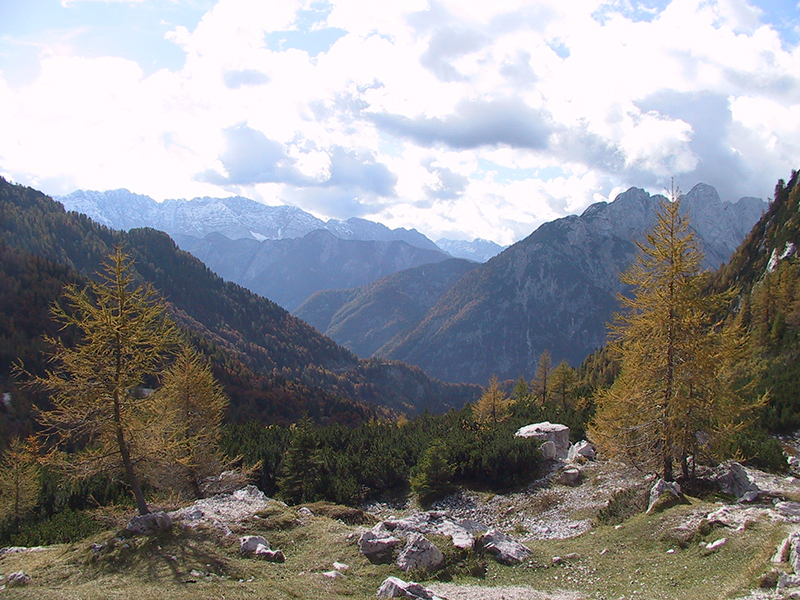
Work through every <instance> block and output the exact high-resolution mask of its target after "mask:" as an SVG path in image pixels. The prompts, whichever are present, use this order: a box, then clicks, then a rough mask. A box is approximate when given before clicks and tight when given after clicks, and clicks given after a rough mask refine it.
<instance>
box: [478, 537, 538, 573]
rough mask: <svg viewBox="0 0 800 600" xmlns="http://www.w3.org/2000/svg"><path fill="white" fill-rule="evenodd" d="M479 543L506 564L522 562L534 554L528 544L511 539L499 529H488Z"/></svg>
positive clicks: (496, 558) (497, 559)
mask: <svg viewBox="0 0 800 600" xmlns="http://www.w3.org/2000/svg"><path fill="white" fill-rule="evenodd" d="M479 545H480V546H481V547H482V548H483V549H484V550H485V551H486V552H488V553H489V554H491V555H492V556H493V557H494V559H495V560H496V561H497V562H499V563H502V564H504V565H515V564H518V563H521V562H522V561H524V560H525V559H527V558H528V557H529V556H531V555H532V554H533V552H531V551H530V549H529V548H528V547H527V546H525V545H523V544H520V543H519V542H518V541H516V540H513V539H511V538H510V537H508V536H507V535H505V534H504V533H501V532H500V531H498V530H497V529H491V530H489V531H487V532H486V533H485V534H484V535H483V536H482V537H481V539H480V540H479Z"/></svg>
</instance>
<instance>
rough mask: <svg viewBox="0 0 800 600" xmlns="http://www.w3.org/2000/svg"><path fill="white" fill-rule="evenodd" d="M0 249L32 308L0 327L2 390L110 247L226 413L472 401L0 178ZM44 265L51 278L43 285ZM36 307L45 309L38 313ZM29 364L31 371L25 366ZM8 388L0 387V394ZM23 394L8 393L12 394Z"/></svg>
mask: <svg viewBox="0 0 800 600" xmlns="http://www.w3.org/2000/svg"><path fill="white" fill-rule="evenodd" d="M0 245H2V249H3V250H4V256H5V257H7V260H4V262H3V273H2V278H0V280H2V283H3V286H2V289H3V290H7V292H8V294H7V295H8V298H6V299H5V301H6V304H8V303H12V304H13V303H14V302H15V299H16V298H19V297H20V293H21V291H25V293H26V294H27V295H29V296H31V297H30V298H28V299H27V300H25V303H24V306H21V307H20V308H21V309H22V310H23V311H25V310H33V307H39V308H40V310H39V311H38V312H37V313H36V314H35V315H32V316H29V317H28V318H26V319H24V323H25V328H24V330H23V329H20V323H21V322H23V320H22V319H15V318H13V316H9V315H13V313H4V315H5V316H6V317H7V318H4V319H2V320H0V366H1V367H2V369H3V370H2V372H0V386H2V387H4V388H6V387H7V386H11V387H14V377H13V376H12V372H11V365H12V363H13V362H14V361H15V360H17V359H19V358H20V357H21V356H27V357H29V362H30V363H31V364H33V365H34V366H35V365H36V364H38V365H39V367H40V368H44V365H43V363H42V358H41V356H42V353H41V341H38V340H40V338H41V335H42V333H45V332H47V331H49V330H48V329H47V328H46V327H47V325H46V324H47V323H48V322H49V317H48V314H47V310H46V307H48V306H50V305H51V304H52V303H53V302H55V301H57V300H58V298H59V296H60V289H61V286H63V284H64V282H66V281H79V282H80V281H85V278H87V277H91V276H93V274H94V273H96V272H97V270H98V269H99V267H100V265H101V263H102V262H103V261H104V260H105V259H106V258H107V257H108V255H109V253H110V252H111V249H112V248H113V247H114V246H116V245H122V246H123V247H124V248H125V249H126V251H127V252H128V253H129V254H130V255H131V257H132V259H133V260H134V268H135V271H136V273H137V276H138V278H139V280H140V281H142V282H144V281H146V282H150V283H151V284H152V285H153V286H154V287H155V288H156V289H157V290H158V291H159V292H160V293H161V294H162V295H163V297H164V299H165V302H166V303H167V306H168V309H169V312H170V314H171V315H172V317H173V318H174V319H175V321H176V322H178V324H180V325H181V326H182V327H183V329H184V331H185V335H186V336H187V337H188V338H190V339H192V340H193V341H194V343H195V345H197V346H198V347H200V348H201V349H202V350H203V351H204V352H205V353H206V354H207V355H208V356H209V358H210V359H211V360H212V363H213V366H214V370H215V375H217V377H218V378H219V379H220V381H221V382H222V383H223V385H224V387H225V389H226V391H227V392H228V394H229V395H230V396H231V408H230V411H229V412H230V414H231V415H232V416H231V418H233V419H234V420H245V419H247V418H258V419H260V420H262V421H264V422H290V421H294V420H296V419H297V418H299V417H300V416H301V415H302V414H303V412H306V413H308V414H309V415H311V416H312V417H314V418H316V419H317V420H320V421H328V422H330V421H339V422H353V421H354V420H355V421H357V420H359V419H363V418H368V417H369V416H370V415H372V416H374V415H379V414H382V412H381V411H385V409H386V408H387V407H388V408H390V409H394V410H395V411H397V412H407V413H409V414H414V413H416V412H418V411H421V410H424V409H430V410H432V411H441V410H445V409H447V408H449V407H451V406H460V405H463V404H464V403H465V402H467V401H470V400H472V399H474V398H475V396H476V394H478V393H479V388H477V386H467V385H452V384H445V383H442V382H439V381H435V380H433V379H431V378H430V377H428V376H427V375H426V374H425V373H424V372H423V371H422V370H421V369H419V368H417V367H410V366H408V365H405V364H402V363H398V362H396V361H386V360H382V359H369V360H359V359H358V358H357V357H356V356H355V355H353V354H352V353H351V352H350V351H348V350H346V349H344V348H342V347H341V346H339V345H337V344H335V343H334V342H333V341H332V340H330V339H329V338H327V337H325V336H323V335H321V334H320V333H318V332H317V331H316V330H315V329H314V328H312V327H310V326H309V325H307V324H306V323H304V322H303V321H301V320H300V319H297V318H295V317H293V316H292V315H291V314H289V313H288V312H287V311H286V310H284V309H283V308H281V307H280V306H278V305H277V304H275V303H274V302H272V301H270V300H267V299H265V298H262V297H259V296H257V295H256V294H254V293H252V292H250V291H249V290H246V289H245V288H243V287H241V286H238V285H236V284H233V283H230V282H224V281H223V280H222V279H221V278H219V277H218V276H217V275H215V274H213V273H212V272H211V271H210V270H209V269H208V268H207V267H206V266H205V265H203V264H202V263H201V262H200V261H199V260H197V259H196V258H194V257H193V256H191V255H190V254H188V253H187V252H184V251H181V250H179V249H178V248H177V247H176V245H175V243H174V241H173V240H172V239H170V238H169V236H167V235H166V234H165V233H163V232H159V231H156V230H154V229H149V228H142V229H132V230H131V231H129V232H122V231H114V230H111V229H109V228H107V227H104V226H102V225H98V224H96V223H94V222H93V221H92V220H91V219H89V218H88V217H86V216H84V215H80V214H78V213H75V212H65V211H64V208H63V207H62V206H61V205H60V204H58V203H56V202H54V201H53V200H51V199H50V198H48V197H47V196H45V195H44V194H42V193H41V192H38V191H36V190H33V189H31V188H26V187H23V186H18V185H12V184H10V183H8V182H6V181H5V180H3V179H2V178H0ZM43 265H44V266H47V265H52V266H47V269H49V270H50V271H53V272H55V273H58V277H49V278H47V280H46V281H47V282H49V283H47V284H46V285H45V284H44V283H42V282H43V281H44V280H43V273H44V272H49V271H47V270H46V269H45V268H44V266H43ZM42 307H44V308H42ZM27 366H30V365H27ZM0 391H3V392H4V393H5V391H7V390H0ZM20 394H22V395H23V396H24V394H25V392H21V391H20V388H15V389H14V395H15V397H17V396H18V395H20Z"/></svg>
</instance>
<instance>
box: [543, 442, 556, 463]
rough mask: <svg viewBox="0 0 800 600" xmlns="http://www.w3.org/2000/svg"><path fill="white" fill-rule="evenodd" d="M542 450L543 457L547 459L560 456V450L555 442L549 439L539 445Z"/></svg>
mask: <svg viewBox="0 0 800 600" xmlns="http://www.w3.org/2000/svg"><path fill="white" fill-rule="evenodd" d="M539 450H541V451H542V458H543V459H545V460H555V459H556V458H558V450H557V449H556V444H555V442H551V441H547V442H545V443H544V444H542V445H541V446H540V447H539Z"/></svg>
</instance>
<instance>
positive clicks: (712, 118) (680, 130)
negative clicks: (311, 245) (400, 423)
mask: <svg viewBox="0 0 800 600" xmlns="http://www.w3.org/2000/svg"><path fill="white" fill-rule="evenodd" d="M315 6H316V5H315ZM311 7H312V5H311V3H309V2H307V1H305V2H300V1H270V2H261V1H256V0H220V1H219V2H218V3H217V4H216V5H215V6H214V7H213V8H212V9H211V10H210V11H209V12H207V13H206V14H205V15H204V16H203V18H202V19H201V20H200V22H199V23H198V24H197V26H196V27H193V28H186V27H175V28H174V29H173V30H172V31H171V32H169V33H168V34H167V39H168V40H170V41H171V42H173V43H174V44H175V45H176V46H179V47H180V48H181V49H183V51H184V52H185V53H186V61H185V65H184V66H183V68H182V69H180V70H177V71H168V70H161V71H158V72H156V73H153V74H152V75H149V76H147V75H145V71H144V70H142V68H141V67H140V66H139V65H137V64H136V63H135V62H133V61H130V60H125V59H122V58H119V57H114V56H113V55H112V54H109V56H107V57H101V58H87V57H85V56H83V55H82V54H81V48H80V47H79V46H77V45H76V44H77V42H76V44H70V45H61V44H60V43H57V42H53V43H48V40H47V39H46V38H44V37H43V38H42V39H41V40H40V43H41V45H42V47H43V48H44V50H43V51H42V55H41V59H40V62H41V73H40V74H39V76H38V77H37V78H36V79H35V80H34V81H33V82H32V83H30V84H29V85H26V86H23V87H20V88H12V87H10V86H8V85H6V82H5V80H4V79H3V78H2V77H0V111H2V113H3V114H4V134H3V136H2V137H1V138H0V169H2V170H3V171H4V172H7V173H9V174H10V175H11V176H13V177H14V178H15V179H17V180H21V181H24V182H29V183H37V184H40V185H42V186H43V187H45V189H46V191H50V192H53V193H63V192H68V191H71V189H65V188H70V186H73V187H83V188H92V189H107V188H117V187H128V188H130V189H132V190H134V191H137V192H139V193H147V194H150V195H152V196H153V197H156V198H158V199H162V198H167V197H191V196H194V195H224V194H227V193H240V194H243V195H249V196H252V197H256V198H258V199H260V200H262V201H265V202H268V203H271V204H275V203H278V202H298V203H301V205H302V207H303V208H305V209H307V210H311V211H313V212H314V213H315V214H317V215H319V216H323V217H324V216H333V215H336V216H343V213H344V212H345V211H347V210H352V211H358V213H359V214H369V215H373V216H374V218H376V219H379V220H382V221H383V222H385V223H387V224H389V225H392V226H405V227H417V228H418V229H420V230H423V231H424V232H426V233H428V234H430V235H431V237H438V236H439V235H448V234H449V235H453V236H454V237H466V238H470V237H484V238H488V239H494V240H495V241H498V242H500V243H509V242H511V241H513V240H514V239H518V238H519V237H522V236H524V235H526V234H527V233H530V231H531V230H532V229H533V228H534V227H535V226H537V225H538V224H540V223H541V222H543V221H544V220H549V219H552V218H555V217H559V216H563V215H564V214H567V213H570V212H580V211H581V210H583V208H585V206H587V205H588V204H590V203H591V202H594V201H597V200H598V199H607V198H609V197H612V198H613V195H614V194H615V193H617V192H619V191H621V190H624V189H626V188H627V187H628V186H630V185H638V186H640V187H646V188H648V189H651V190H652V189H656V190H658V189H660V187H661V186H662V185H663V183H664V182H665V181H668V179H669V177H670V176H672V175H676V176H678V175H679V176H681V177H682V180H684V181H687V184H688V185H689V187H691V185H692V184H693V183H696V180H693V178H699V177H703V178H706V179H710V181H707V182H708V183H711V184H712V185H717V186H718V187H721V189H720V191H721V193H723V197H726V199H731V200H732V199H735V197H730V196H737V195H758V196H767V195H768V194H769V193H770V191H771V190H772V188H773V186H774V183H775V179H776V178H777V177H787V176H788V174H789V170H790V169H791V168H792V167H796V162H797V157H798V153H800V96H798V91H799V90H800V50H798V48H797V47H792V46H791V45H789V44H788V43H787V41H786V40H785V39H782V38H781V36H780V34H779V33H778V32H777V31H775V30H774V29H772V28H770V27H768V26H765V25H764V24H763V23H762V21H761V18H762V15H761V13H760V11H759V10H758V9H756V8H754V7H753V6H751V5H750V4H748V3H747V2H746V1H745V0H702V1H701V0H673V1H672V2H671V3H670V4H669V5H668V6H667V7H666V8H665V9H664V10H663V11H661V12H660V13H657V14H652V15H649V16H648V17H647V18H646V19H639V20H637V18H638V17H637V18H634V16H632V15H631V14H630V12H623V11H621V9H619V7H618V6H617V4H615V3H613V2H605V1H603V0H573V1H572V2H570V3H563V2H556V0H547V1H541V2H536V3H531V2H528V1H523V0H497V1H494V2H485V1H478V0H475V1H469V2H465V1H463V0H460V1H456V0H452V1H451V0H430V2H426V1H423V0H417V1H413V2H400V3H389V2H375V1H374V0H341V1H336V2H333V3H332V7H331V10H330V13H329V14H328V15H327V17H325V15H322V17H321V20H318V22H316V23H313V24H312V25H311V29H308V28H306V29H303V27H301V26H300V25H299V24H298V23H299V21H298V20H297V18H298V15H299V14H305V13H302V12H300V11H308V9H309V8H311ZM615 11H616V12H615ZM598 15H602V17H598ZM326 28H338V29H340V30H342V32H343V34H342V32H340V33H338V34H337V35H336V36H333V37H331V39H335V42H333V43H332V45H330V47H329V48H328V49H327V50H325V51H322V52H318V51H314V52H312V53H309V52H306V51H304V50H303V47H304V46H303V39H304V38H303V36H304V35H310V33H307V32H309V31H313V32H317V33H319V32H320V31H322V32H324V31H325V30H326ZM272 32H285V33H286V32H289V33H292V35H293V36H294V37H292V38H291V40H294V41H292V43H289V44H287V45H286V47H285V48H284V49H282V50H276V49H275V47H274V46H269V45H268V43H267V39H268V36H269V35H271V33H272ZM287 35H288V33H287ZM287 39H289V38H287ZM1 43H2V42H0V44H1ZM0 50H2V48H0ZM236 128H239V129H236ZM242 128H246V129H242ZM232 131H239V132H253V133H252V134H250V133H247V135H239V137H237V138H236V139H235V140H234V139H233V138H232V137H231V135H232V134H231V133H230V132H232ZM251 142H252V143H253V144H256V146H253V147H252V148H250V147H249V146H248V144H249V143H251ZM231 144H234V145H236V144H238V146H236V148H235V152H234V151H233V150H232V149H231ZM248 149H251V150H253V152H255V151H256V150H259V151H260V152H261V154H259V155H258V156H260V157H261V158H260V159H259V160H264V161H268V159H269V157H272V159H269V160H274V161H278V162H275V163H274V165H273V170H272V171H269V170H266V171H265V170H264V169H263V168H261V167H260V166H259V164H258V161H256V162H255V163H254V164H250V163H246V162H243V161H244V160H245V158H246V157H247V156H248ZM281 161H283V162H281ZM279 163H280V164H279ZM275 165H278V166H275ZM280 165H283V166H280ZM237 169H238V170H237ZM213 173H216V174H217V175H216V176H212V175H210V174H213ZM204 174H206V175H208V176H204ZM370 178H372V179H373V180H372V181H371V182H370V181H368V180H369V179H370ZM726 194H728V196H726ZM344 216H346V215H344Z"/></svg>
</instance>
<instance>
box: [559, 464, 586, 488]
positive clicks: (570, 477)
mask: <svg viewBox="0 0 800 600" xmlns="http://www.w3.org/2000/svg"><path fill="white" fill-rule="evenodd" d="M580 479H581V470H580V469H579V468H578V467H567V468H566V469H564V470H563V471H561V474H560V475H559V476H558V482H559V483H563V484H564V485H578V482H580Z"/></svg>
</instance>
